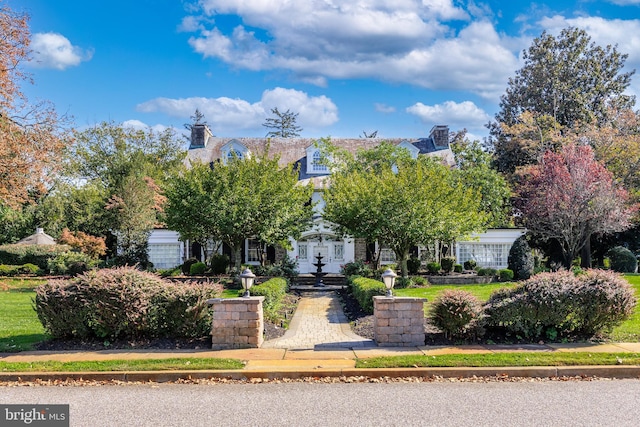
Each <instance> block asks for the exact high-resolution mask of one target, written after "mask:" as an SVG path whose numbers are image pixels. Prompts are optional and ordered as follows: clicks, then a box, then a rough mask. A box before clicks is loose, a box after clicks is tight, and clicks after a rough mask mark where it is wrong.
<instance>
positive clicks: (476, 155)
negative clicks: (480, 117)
mask: <svg viewBox="0 0 640 427" xmlns="http://www.w3.org/2000/svg"><path fill="white" fill-rule="evenodd" d="M451 149H452V151H453V153H454V155H455V158H456V165H457V166H458V170H457V172H456V176H458V178H459V179H460V182H461V184H462V185H463V186H464V187H466V188H471V189H473V190H474V191H475V192H476V193H477V194H479V195H480V205H481V209H482V211H483V212H484V213H485V214H486V221H487V222H486V223H485V226H486V227H487V228H500V227H508V226H511V225H513V219H512V217H511V203H510V199H511V189H510V187H509V184H508V183H507V180H506V179H505V178H504V177H503V175H501V174H500V173H499V172H498V171H496V170H495V169H493V168H492V167H491V163H492V159H491V154H489V153H487V152H486V151H484V150H483V149H482V146H481V144H480V142H479V141H469V140H468V139H467V138H466V131H462V132H460V133H458V134H457V135H456V136H455V137H454V141H453V142H452V144H451Z"/></svg>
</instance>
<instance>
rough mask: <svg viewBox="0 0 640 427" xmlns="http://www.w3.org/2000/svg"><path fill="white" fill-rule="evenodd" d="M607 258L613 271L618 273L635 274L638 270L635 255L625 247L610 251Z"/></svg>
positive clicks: (614, 248)
mask: <svg viewBox="0 0 640 427" xmlns="http://www.w3.org/2000/svg"><path fill="white" fill-rule="evenodd" d="M605 256H606V257H607V258H609V262H610V264H611V269H612V270H613V271H617V272H618V273H635V272H636V270H637V268H638V260H637V259H636V257H635V255H634V254H633V252H631V251H630V250H629V249H627V248H625V247H624V246H616V247H613V248H611V249H609V250H608V251H607V253H606V255H605Z"/></svg>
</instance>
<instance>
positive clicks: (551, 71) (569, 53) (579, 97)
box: [496, 28, 635, 128]
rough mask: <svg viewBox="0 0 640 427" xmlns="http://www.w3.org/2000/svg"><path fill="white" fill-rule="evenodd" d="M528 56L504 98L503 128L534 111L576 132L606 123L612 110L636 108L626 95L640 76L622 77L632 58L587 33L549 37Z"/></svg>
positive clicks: (526, 53) (535, 43)
mask: <svg viewBox="0 0 640 427" xmlns="http://www.w3.org/2000/svg"><path fill="white" fill-rule="evenodd" d="M522 56H523V60H524V66H523V67H522V68H521V69H520V70H518V71H517V72H516V75H515V77H514V78H510V79H509V83H508V86H507V90H506V93H505V94H504V95H503V96H502V98H501V102H500V111H499V112H498V113H497V114H496V121H497V122H498V123H505V124H507V125H513V124H515V123H516V122H517V120H518V117H519V116H520V115H521V114H522V113H523V112H525V111H530V112H533V113H535V114H536V115H540V116H542V115H546V116H549V117H552V118H553V119H554V120H555V121H556V122H558V123H559V124H560V125H561V126H564V127H569V128H572V127H574V125H576V124H581V123H589V122H591V121H593V120H596V121H600V120H602V119H604V118H605V117H607V112H608V108H609V106H610V105H612V104H613V105H616V106H619V107H622V106H627V107H629V106H631V105H633V102H634V100H633V98H631V97H629V96H627V95H624V94H623V92H624V91H625V89H627V88H628V87H629V84H630V82H631V76H632V75H633V74H634V72H635V70H632V71H629V72H625V73H623V72H622V69H623V67H624V64H625V61H626V60H627V57H628V55H627V54H622V53H620V52H618V50H617V48H616V47H614V46H606V47H604V48H603V47H601V46H598V45H596V44H595V43H593V42H591V37H590V36H589V35H588V34H587V32H586V31H584V30H582V29H579V28H565V29H563V30H562V31H561V32H560V34H559V35H558V36H557V37H555V36H553V35H552V34H548V33H547V32H543V33H542V35H540V37H538V38H536V39H534V40H533V43H532V44H531V46H530V47H529V49H528V50H525V51H523V53H522Z"/></svg>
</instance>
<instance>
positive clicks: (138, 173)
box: [67, 122, 184, 264]
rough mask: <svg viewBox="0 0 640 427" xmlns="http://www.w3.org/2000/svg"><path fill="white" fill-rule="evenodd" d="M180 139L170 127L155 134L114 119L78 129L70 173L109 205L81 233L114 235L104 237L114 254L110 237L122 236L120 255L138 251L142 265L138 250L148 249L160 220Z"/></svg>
mask: <svg viewBox="0 0 640 427" xmlns="http://www.w3.org/2000/svg"><path fill="white" fill-rule="evenodd" d="M182 142H183V141H182V140H181V139H180V138H179V137H177V136H176V133H175V131H174V130H172V129H167V130H166V131H164V132H160V133H156V132H153V131H152V130H146V131H145V130H135V129H132V128H128V127H124V126H122V125H118V124H115V123H113V122H103V123H100V124H99V125H96V126H94V127H93V128H89V129H87V130H84V131H82V132H77V133H76V143H75V145H74V146H73V147H72V149H71V152H70V156H69V163H68V165H67V173H68V177H69V178H74V179H76V180H81V181H83V182H85V184H84V187H80V188H86V189H87V191H91V192H93V193H91V194H85V195H86V196H89V195H92V194H100V195H101V197H102V206H103V207H107V206H108V207H110V209H107V210H104V209H103V210H104V216H101V215H96V216H95V217H94V218H95V219H96V220H99V221H97V222H96V224H94V225H95V226H96V227H95V228H94V229H92V230H88V231H85V232H88V233H90V234H92V235H98V236H106V237H109V236H112V238H108V239H107V241H108V242H110V250H111V252H112V254H113V253H115V249H116V248H115V239H114V238H113V237H116V236H117V237H120V240H119V241H118V246H119V247H120V250H121V253H123V254H140V259H139V260H138V262H140V263H142V264H146V262H147V261H148V260H147V258H146V256H145V254H144V253H143V252H142V249H141V248H143V247H144V248H145V249H144V252H145V253H146V245H147V239H148V235H149V233H150V231H151V230H152V228H153V226H154V224H156V223H157V222H158V218H157V214H158V212H159V211H160V210H161V200H160V198H161V196H160V188H161V187H162V186H163V185H164V184H165V183H166V181H167V179H168V178H169V177H170V176H171V175H172V174H173V171H174V170H175V169H176V168H178V167H179V166H180V165H181V164H182V160H183V158H184V151H183V149H182ZM92 200H93V199H92ZM98 227H100V228H98ZM68 228H69V229H71V230H74V231H84V230H77V229H76V228H72V227H68ZM134 236H136V237H134ZM145 236H146V237H145ZM127 258H128V259H127V263H133V262H134V260H133V258H130V257H129V255H127Z"/></svg>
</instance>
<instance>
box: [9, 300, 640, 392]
mask: <svg viewBox="0 0 640 427" xmlns="http://www.w3.org/2000/svg"><path fill="white" fill-rule="evenodd" d="M522 351H531V352H556V351H557V352H576V351H579V352H590V353H597V352H614V353H615V352H620V353H625V352H634V353H640V343H615V344H583V343H572V344H545V345H539V344H527V345H463V346H420V347H406V348H401V347H377V346H376V344H375V342H374V341H372V340H369V339H365V338H363V337H360V336H358V335H356V334H354V333H353V332H352V331H351V328H350V326H349V322H348V320H347V318H346V317H345V315H344V313H343V311H342V308H341V306H340V302H339V300H338V298H337V296H336V295H335V294H334V293H333V292H314V293H309V294H305V295H304V296H303V298H302V299H301V300H300V303H299V305H298V308H297V310H296V313H295V314H294V317H293V318H292V320H291V323H290V326H289V329H288V330H287V332H286V333H285V335H284V336H283V337H281V338H278V339H275V340H270V341H266V342H265V343H264V344H263V345H262V347H261V348H254V349H237V350H216V351H212V350H171V351H167V350H102V351H94V352H86V351H62V352H47V351H28V352H21V353H4V354H0V361H2V362H36V361H60V362H72V361H102V360H139V359H168V358H232V359H239V360H242V361H244V362H245V367H244V369H242V370H240V371H224V372H223V371H180V372H136V373H132V372H126V373H123V372H105V373H8V372H4V373H3V372H0V381H2V380H5V381H13V380H17V379H18V378H21V379H22V380H27V379H28V378H31V379H34V378H50V379H52V378H56V379H60V378H84V379H87V378H97V377H99V378H101V379H105V378H106V379H120V380H122V381H132V380H133V379H132V378H138V380H140V379H139V378H147V380H153V381H162V380H164V381H170V380H171V379H170V378H174V379H177V378H187V377H189V378H207V377H225V378H236V379H241V378H282V377H289V378H301V377H306V376H334V377H335V376H373V377H381V376H455V377H460V376H465V377H466V376H473V375H477V376H487V375H488V376H493V375H510V376H562V375H567V376H572V375H597V376H606V377H624V378H640V367H638V366H588V367H527V368H408V369H404V368H403V369H356V368H355V362H356V359H366V358H371V357H378V356H399V355H426V356H437V355H443V354H465V353H466V354H488V353H498V352H522ZM123 378H124V379H123ZM153 378H155V380H154V379H153Z"/></svg>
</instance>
